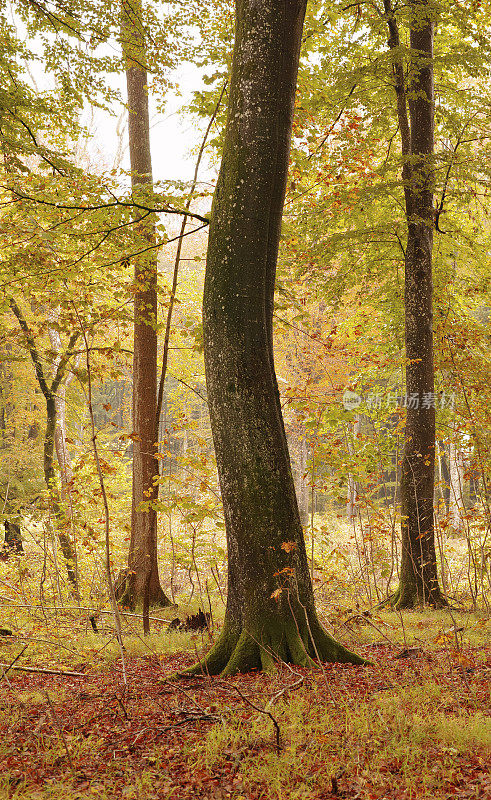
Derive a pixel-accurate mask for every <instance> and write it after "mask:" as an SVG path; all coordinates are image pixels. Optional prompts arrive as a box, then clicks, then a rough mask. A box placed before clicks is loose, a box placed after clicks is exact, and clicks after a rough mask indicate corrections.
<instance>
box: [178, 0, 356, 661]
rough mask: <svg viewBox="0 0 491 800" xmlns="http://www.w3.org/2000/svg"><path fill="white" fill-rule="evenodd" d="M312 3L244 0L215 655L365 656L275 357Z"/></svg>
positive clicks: (227, 283)
mask: <svg viewBox="0 0 491 800" xmlns="http://www.w3.org/2000/svg"><path fill="white" fill-rule="evenodd" d="M305 6H306V0H286V1H285V2H282V3H278V2H277V0H261V2H258V0H237V2H236V30H235V47H234V56H233V64H232V75H231V86H230V97H229V112H228V121H227V129H226V134H225V145H224V152H223V158H222V165H221V169H220V175H219V179H218V184H217V188H216V191H215V197H214V203H213V211H212V219H211V226H210V238H209V245H208V257H207V268H206V278H205V289H204V300H203V325H204V343H205V369H206V380H207V389H208V399H209V407H210V418H211V426H212V432H213V440H214V444H215V450H216V456H217V464H218V471H219V479H220V486H221V493H222V499H223V506H224V514H225V523H226V530H227V546H228V598H227V608H226V615H225V623H224V627H223V630H222V633H221V635H220V637H219V639H218V641H217V643H216V644H215V646H214V647H213V648H212V650H211V651H210V653H209V654H208V656H207V658H206V660H205V662H204V664H198V665H196V667H194V668H193V671H194V672H199V671H201V670H204V671H205V672H209V673H210V674H216V673H219V672H221V673H222V674H224V675H229V674H232V673H235V672H239V671H245V670H248V669H251V668H254V667H256V668H261V667H262V668H264V669H270V668H272V667H273V666H274V664H275V662H277V661H287V662H291V663H295V664H303V665H306V664H309V663H312V659H315V658H317V657H319V658H320V659H323V660H331V661H335V660H338V661H347V662H353V663H363V660H362V659H361V658H359V657H358V656H356V655H354V654H353V653H350V652H349V651H348V650H346V649H345V648H344V647H342V646H341V645H339V644H338V643H337V642H335V641H334V640H333V639H332V638H331V637H330V636H329V635H328V634H327V633H326V632H325V631H324V630H323V628H322V627H321V625H320V623H319V621H318V619H317V615H316V612H315V607H314V597H313V592H312V585H311V581H310V574H309V569H308V565H307V554H306V550H305V543H304V538H303V532H302V526H301V524H300V517H299V512H298V506H297V501H296V497H295V487H294V483H293V478H292V472H291V467H290V460H289V456H288V446H287V441H286V435H285V430H284V425H283V419H282V414H281V408H280V399H279V392H278V387H277V382H276V376H275V372H274V364H273V337H272V320H273V294H274V281H275V272H276V259H277V253H278V243H279V236H280V227H281V217H282V209H283V202H284V193H285V183H286V176H287V170H288V156H289V146H290V137H291V125H292V115H293V105H294V98H295V87H296V77H297V68H298V58H299V50H300V43H301V36H302V28H303V19H304V14H305Z"/></svg>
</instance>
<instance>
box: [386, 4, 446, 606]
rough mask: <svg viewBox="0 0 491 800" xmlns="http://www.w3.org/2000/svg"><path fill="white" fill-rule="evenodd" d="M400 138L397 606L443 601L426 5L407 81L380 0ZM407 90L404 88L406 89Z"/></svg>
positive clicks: (418, 13)
mask: <svg viewBox="0 0 491 800" xmlns="http://www.w3.org/2000/svg"><path fill="white" fill-rule="evenodd" d="M384 8H385V14H386V21H387V24H388V28H389V47H391V48H392V49H393V52H394V62H393V63H394V67H393V69H394V88H395V92H396V98H397V112H398V119H399V127H400V132H401V141H402V156H403V168H402V178H403V181H404V192H405V202H406V219H407V230H408V235H407V244H406V254H405V296H404V306H405V340H406V359H407V360H406V399H407V409H406V427H405V441H404V451H403V457H402V469H401V518H402V523H401V534H402V558H401V570H400V585H399V589H398V591H397V593H396V596H395V598H394V601H395V603H396V604H397V605H398V606H399V607H400V608H411V607H413V606H415V605H425V604H429V605H434V606H440V605H443V604H444V600H443V597H442V595H441V591H440V587H439V584H438V574H437V562H436V552H435V534H434V519H433V506H434V486H435V382H434V364H433V268H432V256H433V229H434V224H435V222H434V211H433V190H432V183H433V177H432V176H433V169H434V159H433V153H434V138H435V137H434V86H433V36H434V21H433V14H434V8H433V3H432V2H431V0H413V1H412V2H411V3H410V52H409V62H410V63H409V67H410V68H409V76H410V77H409V86H408V87H407V88H406V77H405V72H404V64H403V62H402V57H401V44H400V37H399V30H398V25H397V21H396V17H395V13H394V10H393V8H392V4H391V0H384ZM407 89H408V90H409V91H407Z"/></svg>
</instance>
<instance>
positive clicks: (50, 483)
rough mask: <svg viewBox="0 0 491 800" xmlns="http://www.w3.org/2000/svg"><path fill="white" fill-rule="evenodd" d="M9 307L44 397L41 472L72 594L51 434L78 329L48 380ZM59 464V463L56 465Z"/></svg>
mask: <svg viewBox="0 0 491 800" xmlns="http://www.w3.org/2000/svg"><path fill="white" fill-rule="evenodd" d="M10 308H11V310H12V312H13V314H14V315H15V317H16V318H17V321H18V323H19V327H20V329H21V331H22V334H23V337H24V340H25V343H26V347H27V349H28V350H29V355H30V357H31V361H32V363H33V366H34V371H35V373H36V378H37V381H38V383H39V387H40V389H41V391H42V393H43V395H44V399H45V401H46V429H45V433H44V452H43V473H44V480H45V482H46V488H47V490H48V495H49V500H50V507H51V511H52V513H53V517H54V523H55V526H56V532H57V535H58V541H59V542H60V547H61V551H62V553H63V556H64V558H65V562H66V570H67V575H68V580H69V582H70V584H71V586H72V588H73V591H74V593H75V595H76V596H77V597H78V594H79V589H78V577H77V556H76V551H75V547H74V545H73V542H72V540H71V539H70V536H69V534H68V532H67V529H66V528H67V526H66V524H65V523H66V518H65V514H64V512H63V508H62V504H61V502H60V497H59V493H58V488H57V485H56V475H55V464H54V452H55V437H56V422H57V420H56V398H57V393H58V389H59V387H60V386H61V384H62V381H63V380H64V378H65V375H66V372H67V369H68V364H69V362H70V359H71V358H72V356H73V354H74V349H75V345H76V343H77V340H78V338H79V335H80V332H79V331H74V332H73V333H71V335H70V337H69V340H68V344H67V346H66V348H65V350H64V351H63V352H62V353H59V354H58V358H57V363H56V369H55V372H54V376H53V380H52V381H51V384H50V383H48V381H47V380H46V377H45V374H44V370H43V365H42V361H41V357H40V355H39V352H38V348H37V346H36V342H35V339H34V336H33V333H32V331H31V329H30V327H29V325H28V323H27V320H26V318H25V316H24V314H23V313H22V310H21V308H20V307H19V305H18V304H17V303H16V302H15V300H14V299H13V298H12V299H11V300H10ZM60 466H61V465H60Z"/></svg>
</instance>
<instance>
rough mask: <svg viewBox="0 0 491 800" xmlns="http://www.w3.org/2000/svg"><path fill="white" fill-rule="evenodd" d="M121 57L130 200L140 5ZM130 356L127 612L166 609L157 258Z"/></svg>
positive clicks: (146, 131) (145, 158)
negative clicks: (159, 508)
mask: <svg viewBox="0 0 491 800" xmlns="http://www.w3.org/2000/svg"><path fill="white" fill-rule="evenodd" d="M121 32H122V36H121V38H122V43H123V52H124V56H125V58H126V86H127V93H128V133H129V148H130V164H131V183H132V187H133V194H134V196H135V198H139V197H140V198H142V199H143V201H144V202H145V201H148V200H149V199H150V197H149V194H151V187H152V185H153V178H152V158H151V152H150V124H149V113H148V89H147V72H146V69H145V61H146V54H145V37H144V30H143V26H142V14H141V3H140V2H138V1H137V2H131V3H130V2H127V0H124V2H123V6H122V26H121ZM137 230H138V231H139V233H140V235H141V237H142V239H143V240H146V241H147V242H148V244H149V245H150V246H151V245H152V244H155V241H156V235H155V220H154V218H153V217H151V216H150V217H147V218H146V219H145V220H144V221H142V222H140V223H138V225H137ZM134 262H135V300H134V314H135V321H134V344H133V348H134V355H133V434H134V438H133V489H132V506H131V539H130V548H129V554H128V570H127V573H126V581H125V584H124V589H123V591H122V594H121V596H120V598H119V599H121V601H122V602H123V603H124V604H125V605H126V606H129V607H130V608H135V607H136V606H143V605H145V604H146V603H148V605H149V606H150V607H151V606H156V605H164V606H166V605H170V601H169V600H168V598H167V597H166V596H165V594H164V592H163V590H162V587H161V585H160V579H159V571H158V560H157V512H156V510H155V502H156V500H157V485H156V481H157V479H158V464H157V460H156V458H155V454H156V452H157V442H158V421H157V420H156V416H157V255H156V251H155V250H150V251H149V253H145V254H143V255H140V256H136V257H135V259H134Z"/></svg>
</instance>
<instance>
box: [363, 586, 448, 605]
mask: <svg viewBox="0 0 491 800" xmlns="http://www.w3.org/2000/svg"><path fill="white" fill-rule="evenodd" d="M382 608H391V609H394V610H399V609H400V610H403V609H411V608H433V609H438V608H449V603H448V600H446V599H445V598H444V597H443V595H442V594H441V593H440V591H438V592H429V593H428V596H427V597H426V598H425V602H423V599H422V598H421V597H420V596H419V595H418V593H417V592H412V591H411V592H409V591H406V592H401V587H400V586H399V587H398V588H397V589H396V591H395V592H394V593H393V594H391V595H390V596H389V597H386V598H385V600H382V602H381V603H379V604H378V605H377V609H379V610H380V609H382Z"/></svg>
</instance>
